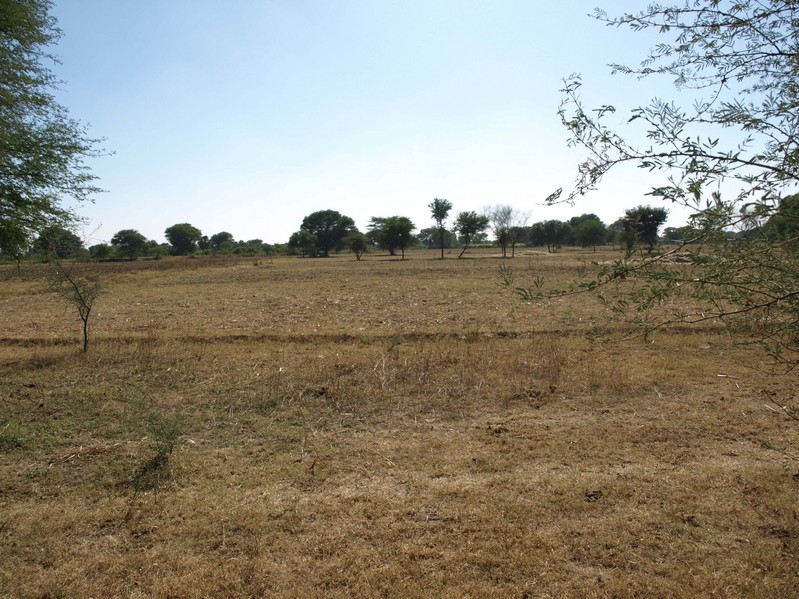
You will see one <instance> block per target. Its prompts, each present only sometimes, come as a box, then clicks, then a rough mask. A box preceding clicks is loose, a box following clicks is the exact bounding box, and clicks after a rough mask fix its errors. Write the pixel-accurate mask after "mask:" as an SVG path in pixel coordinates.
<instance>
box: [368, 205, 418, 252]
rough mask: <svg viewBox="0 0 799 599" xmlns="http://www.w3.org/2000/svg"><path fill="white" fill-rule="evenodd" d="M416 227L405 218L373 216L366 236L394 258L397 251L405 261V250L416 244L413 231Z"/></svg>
mask: <svg viewBox="0 0 799 599" xmlns="http://www.w3.org/2000/svg"><path fill="white" fill-rule="evenodd" d="M414 229H416V225H414V224H413V222H412V221H411V219H409V218H408V217H407V216H389V217H378V216H373V217H372V219H371V221H370V222H369V228H368V229H367V231H366V235H367V237H368V238H369V240H370V241H371V242H372V243H374V244H375V245H376V246H378V247H380V248H382V249H385V250H388V252H389V253H390V254H391V255H392V256H394V255H395V253H396V251H397V250H400V252H401V253H402V259H403V260H404V259H405V250H406V249H408V248H409V247H410V246H411V245H413V244H414V243H415V242H416V238H415V237H414V235H413V231H414Z"/></svg>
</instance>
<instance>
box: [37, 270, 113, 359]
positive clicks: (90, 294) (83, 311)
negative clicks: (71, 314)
mask: <svg viewBox="0 0 799 599" xmlns="http://www.w3.org/2000/svg"><path fill="white" fill-rule="evenodd" d="M47 283H48V285H49V287H50V289H51V290H52V291H53V292H55V293H57V294H58V296H59V297H60V298H61V299H62V300H64V301H65V302H67V303H68V304H71V305H72V306H74V307H75V308H77V310H78V315H79V316H80V319H81V322H82V323H83V352H84V353H86V352H87V351H89V317H90V316H91V313H92V308H93V307H94V302H95V300H97V297H98V296H99V295H100V293H101V292H102V287H101V285H100V278H99V277H98V276H97V275H94V274H87V275H85V276H79V275H77V274H75V273H74V272H72V267H65V266H64V264H62V263H61V262H60V261H57V262H56V270H55V272H53V273H52V274H51V275H50V276H49V277H48V279H47Z"/></svg>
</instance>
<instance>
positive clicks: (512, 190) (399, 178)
mask: <svg viewBox="0 0 799 599" xmlns="http://www.w3.org/2000/svg"><path fill="white" fill-rule="evenodd" d="M607 4H610V3H607ZM607 4H606V6H605V8H608V9H609V10H611V11H613V13H614V14H615V13H616V12H620V11H624V10H628V11H629V10H640V9H641V8H642V7H643V3H642V2H640V1H639V2H630V1H626V0H625V1H620V0H614V2H613V3H612V6H608V5H607ZM596 5H597V1H596V0H591V1H590V2H585V1H583V0H574V1H569V0H565V1H563V2H546V3H544V2H534V1H533V0H527V1H522V0H494V1H488V0H484V1H481V2H477V1H470V0H420V1H417V0H403V1H384V0H326V1H323V0H316V1H306V0H226V1H225V2H221V1H220V0H137V1H136V2H131V1H130V0H56V1H55V5H54V9H53V14H54V16H55V17H56V18H57V19H58V23H59V27H60V28H61V29H62V30H63V33H64V36H63V38H62V40H61V42H60V43H59V45H58V47H57V48H56V53H57V54H58V55H59V56H60V58H61V64H60V65H56V66H55V67H54V72H55V73H56V74H57V76H58V77H60V78H61V79H63V80H64V85H63V86H62V90H61V91H60V92H59V94H58V99H59V101H60V102H61V103H62V104H64V105H65V106H67V107H68V108H69V110H70V112H71V114H72V116H73V117H74V118H77V119H78V120H81V121H83V122H86V123H88V124H89V125H90V134H91V135H92V136H95V137H105V138H106V140H105V142H104V147H105V148H106V149H108V150H109V151H111V152H114V154H113V155H110V156H106V157H103V158H100V159H98V160H93V161H92V162H91V165H92V168H93V170H94V172H95V174H96V175H98V176H99V177H100V181H99V184H100V185H101V186H102V187H103V188H104V189H106V190H107V192H106V193H103V194H100V195H99V196H98V197H97V199H96V202H95V203H94V204H86V205H81V206H79V207H78V208H77V211H78V212H79V213H80V214H82V215H84V216H85V217H87V219H89V224H88V225H87V226H86V227H85V229H84V235H85V236H86V237H87V242H88V243H89V244H93V243H98V242H100V241H108V240H109V239H110V237H111V236H112V235H113V234H114V233H115V232H116V231H118V230H120V229H126V228H133V229H138V230H139V231H141V232H142V233H143V234H144V235H146V236H147V237H148V238H151V239H156V240H158V241H163V238H164V236H163V232H164V229H165V228H166V227H168V226H170V225H173V224H175V223H180V222H189V223H191V224H193V225H194V226H196V227H198V228H199V229H201V230H202V231H203V233H205V234H206V235H209V236H210V235H212V234H214V233H217V232H220V231H228V232H230V233H232V234H233V236H234V237H235V238H236V239H243V240H247V239H253V238H259V239H263V240H264V241H266V242H269V243H280V242H285V241H287V240H288V237H289V235H291V233H292V232H294V231H296V230H297V229H299V227H300V223H301V222H302V219H303V217H304V216H306V215H307V214H310V213H311V212H314V211H316V210H324V209H333V210H338V211H339V212H342V213H343V214H346V215H348V216H351V217H352V218H353V219H355V222H356V224H357V225H358V227H359V228H361V230H363V229H365V228H366V225H367V223H368V221H369V219H370V218H371V217H372V216H391V215H395V214H396V215H401V216H408V217H410V218H411V219H412V220H413V222H414V223H415V224H416V225H417V227H419V228H424V227H428V226H431V225H432V221H431V218H430V211H429V209H428V208H427V205H428V204H429V203H430V202H431V201H432V200H433V198H446V199H448V200H450V201H451V202H452V203H453V214H454V213H457V212H459V211H461V210H476V211H480V210H482V209H483V208H484V207H485V206H487V205H495V204H510V205H511V206H513V207H514V208H516V209H518V210H520V211H528V212H530V215H531V221H530V222H535V221H539V220H545V219H549V218H562V219H565V218H568V217H570V216H575V215H578V214H582V213H584V212H594V213H596V214H598V215H599V216H600V217H601V218H602V219H603V220H605V222H607V223H610V222H612V221H614V220H616V219H617V218H618V217H619V216H621V215H622V214H623V211H624V209H625V208H630V207H633V206H636V205H638V204H642V203H656V202H657V200H655V199H654V198H649V197H646V196H645V195H644V194H645V193H646V192H647V191H648V190H649V188H650V187H651V183H652V182H651V180H648V179H647V177H646V174H645V173H642V172H639V171H634V170H633V171H626V172H621V171H619V172H618V173H615V174H611V176H610V178H609V179H607V181H606V183H605V184H604V185H603V186H602V189H601V190H600V191H598V192H596V193H594V194H592V195H589V196H588V197H586V198H585V199H584V200H582V201H580V202H579V203H578V204H577V205H575V206H559V207H554V208H548V207H544V206H542V205H541V203H542V202H543V200H544V198H545V197H546V196H547V195H549V194H550V193H551V192H552V191H554V190H555V189H556V188H558V187H566V188H568V187H569V185H570V183H571V182H572V181H573V179H574V176H575V174H576V164H577V163H578V161H579V160H580V157H581V154H580V153H579V152H577V151H575V150H570V149H569V148H568V147H567V143H566V142H567V138H568V135H567V131H566V130H565V129H564V128H563V126H562V125H561V124H560V120H559V118H558V116H557V109H558V105H559V103H560V101H561V99H562V96H561V94H560V93H559V90H560V88H561V87H562V79H563V78H564V77H566V76H568V75H570V74H571V73H574V72H579V73H582V74H583V76H584V90H585V91H584V97H585V98H586V100H588V103H589V104H592V105H598V104H601V103H616V104H624V103H635V102H639V103H640V102H644V101H646V100H647V99H648V98H649V97H650V95H652V94H653V89H656V88H654V87H653V84H656V83H655V82H653V81H645V82H639V81H636V80H634V79H629V78H624V77H621V76H611V75H610V70H609V69H608V68H607V66H606V65H607V64H608V63H609V62H612V61H616V62H633V63H637V62H638V61H639V60H640V59H641V58H643V55H644V53H645V52H646V50H647V49H648V47H649V46H650V45H652V41H653V38H652V37H651V36H650V37H645V36H643V35H641V34H635V33H631V32H629V31H626V30H617V29H611V28H607V27H605V26H604V25H603V24H601V23H599V22H597V21H595V20H594V19H591V18H589V17H588V16H587V15H588V14H589V13H591V12H592V10H593V8H594V7H595V6H596ZM663 85H664V86H665V85H666V82H663ZM662 89H663V90H666V91H665V93H670V94H671V93H674V92H673V90H670V89H669V88H668V87H667V86H666V87H663V88H662ZM624 119H625V117H624V116H622V115H620V116H619V121H620V122H621V121H622V120H624ZM669 208H670V209H671V210H672V218H671V219H670V224H674V225H680V224H683V222H684V219H685V214H684V213H682V212H679V211H677V210H676V209H674V208H673V207H669Z"/></svg>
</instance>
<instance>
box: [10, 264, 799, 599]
mask: <svg viewBox="0 0 799 599" xmlns="http://www.w3.org/2000/svg"><path fill="white" fill-rule="evenodd" d="M434 256H435V254H434V253H433V252H430V253H422V252H417V253H411V254H410V259H407V260H405V261H399V260H398V259H393V258H389V257H387V256H379V255H369V256H367V257H366V258H365V259H364V260H363V261H361V262H357V261H355V260H354V258H353V257H352V256H349V255H347V256H343V255H342V256H337V257H334V258H330V259H299V258H275V259H274V260H269V259H266V258H262V259H259V260H253V259H224V258H218V259H212V258H197V259H165V260H160V261H139V262H136V263H132V264H126V263H116V264H95V265H86V266H78V267H76V268H86V269H89V270H91V271H92V272H97V273H98V274H99V275H100V277H101V281H102V283H103V285H104V287H105V294H104V295H102V296H101V297H100V298H99V299H98V301H97V304H96V308H95V310H96V311H95V313H94V315H93V316H92V333H91V345H90V347H89V352H88V353H87V354H85V355H84V354H83V353H82V352H81V340H80V321H79V320H78V317H77V313H76V311H75V309H74V308H73V307H69V306H65V305H64V304H63V303H59V301H58V299H57V298H56V297H55V296H54V295H53V294H52V293H50V292H49V291H48V290H47V286H46V284H45V283H44V280H43V276H44V274H45V273H46V271H47V269H48V268H52V267H51V266H47V265H37V266H27V267H23V269H22V271H21V272H16V271H15V269H13V268H12V267H8V268H6V270H2V271H0V279H2V282H0V308H1V309H2V314H3V318H2V319H0V589H2V590H1V591H0V595H2V596H3V597H29V598H41V599H44V598H58V597H64V598H73V597H74V598H89V597H94V598H101V597H158V598H195V597H196V598H201V597H303V598H314V597H320V598H321V597H342V598H343V597H404V598H411V597H515V598H520V599H521V598H523V597H528V598H531V597H669V598H673V597H730V598H732V597H772V598H773V597H795V596H797V589H799V422H797V421H796V420H793V419H792V418H791V415H796V414H797V408H799V401H798V400H797V398H796V395H797V392H799V387H797V385H796V382H797V379H796V374H795V373H793V374H787V375H786V374H774V373H770V372H769V370H768V369H767V368H766V365H767V362H766V361H765V359H764V356H763V355H762V354H761V353H760V352H759V350H758V349H757V347H755V346H752V345H750V344H747V343H745V341H746V340H744V339H738V338H735V337H733V336H729V335H728V334H725V333H722V332H720V331H718V330H716V329H714V328H711V327H707V328H696V329H688V330H685V329H682V330H674V331H661V332H658V333H657V334H656V335H654V336H653V337H652V338H650V339H648V340H646V341H644V340H643V339H641V338H632V339H626V338H625V337H626V336H627V333H629V331H627V330H626V329H625V328H624V327H623V325H621V324H619V323H613V322H612V321H609V320H608V319H607V318H606V315H605V314H604V313H603V311H602V310H603V308H602V306H601V304H600V303H599V302H597V301H596V300H595V299H592V298H591V297H589V296H575V297H571V298H561V299H558V300H553V301H541V302H529V303H526V302H523V301H521V299H520V298H519V297H518V296H515V295H514V294H512V293H511V292H509V291H508V289H506V288H505V287H503V286H502V284H501V278H500V276H499V270H498V269H499V266H500V264H501V261H500V260H499V259H498V258H497V257H496V256H495V255H493V253H485V254H481V253H479V252H477V253H473V254H472V255H471V256H472V257H471V258H470V259H465V260H456V259H454V255H452V254H451V255H449V256H448V259H446V260H443V261H441V260H435V259H433V258H434ZM577 257H578V254H577V253H569V252H564V253H562V254H558V255H553V256H550V255H546V254H542V253H540V252H526V253H524V254H523V255H519V256H517V257H516V258H515V259H514V260H512V261H509V262H510V263H511V264H512V266H513V268H514V271H515V272H516V273H517V275H518V277H519V279H520V280H523V279H525V278H526V279H530V278H532V277H535V276H538V275H540V276H543V277H544V279H545V280H547V281H564V280H567V279H568V278H569V277H573V276H575V272H576V268H577ZM593 257H594V256H593V255H590V256H589V258H593ZM781 407H785V410H783V409H781Z"/></svg>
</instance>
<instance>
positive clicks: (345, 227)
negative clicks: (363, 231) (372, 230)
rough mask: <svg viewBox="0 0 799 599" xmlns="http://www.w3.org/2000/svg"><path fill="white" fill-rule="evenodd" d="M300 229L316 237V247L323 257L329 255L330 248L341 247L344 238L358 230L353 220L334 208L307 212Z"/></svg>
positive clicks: (337, 249)
mask: <svg viewBox="0 0 799 599" xmlns="http://www.w3.org/2000/svg"><path fill="white" fill-rule="evenodd" d="M300 229H301V230H303V231H308V232H309V233H311V234H312V235H314V236H315V237H316V249H317V251H318V252H319V253H321V254H322V255H323V256H325V257H327V256H329V255H330V251H331V250H335V251H340V250H341V249H343V247H344V238H345V237H346V236H347V235H348V234H349V233H352V232H354V231H357V230H358V229H357V228H356V227H355V221H354V220H352V219H351V218H350V217H349V216H344V215H343V214H341V213H339V212H337V211H335V210H320V211H318V212H314V213H312V214H309V215H308V216H306V217H305V218H304V219H303V221H302V225H300Z"/></svg>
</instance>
